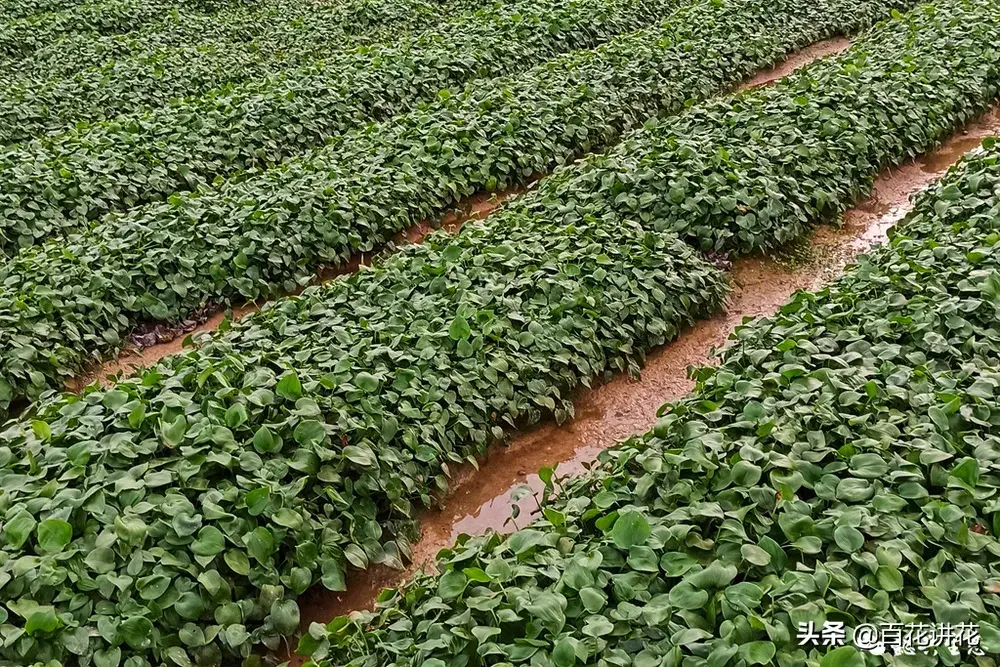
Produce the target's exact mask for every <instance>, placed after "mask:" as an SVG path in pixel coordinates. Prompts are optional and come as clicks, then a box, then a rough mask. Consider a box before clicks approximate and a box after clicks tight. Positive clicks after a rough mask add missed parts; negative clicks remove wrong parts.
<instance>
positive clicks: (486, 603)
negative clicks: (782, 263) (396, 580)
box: [303, 148, 1000, 667]
mask: <svg viewBox="0 0 1000 667" xmlns="http://www.w3.org/2000/svg"><path fill="white" fill-rule="evenodd" d="M998 211H1000V150H997V149H996V148H991V150H990V151H988V152H987V153H985V154H980V155H977V156H975V157H973V158H971V159H968V160H966V161H965V163H964V164H963V165H962V167H961V168H960V169H959V170H958V171H957V172H956V171H953V172H951V173H949V175H948V176H947V177H946V178H945V179H944V180H943V181H942V182H941V183H940V184H939V185H938V186H937V187H936V188H935V189H933V190H932V191H931V192H930V193H928V194H925V195H923V196H922V198H921V200H920V202H919V204H918V206H917V212H916V213H915V214H912V215H911V216H909V217H908V218H907V219H906V220H904V221H903V223H902V224H901V225H900V226H899V227H897V228H896V229H895V230H894V233H892V241H891V243H890V244H889V245H888V247H885V248H882V249H879V250H877V251H876V252H874V254H873V256H871V257H870V258H867V259H863V260H862V261H861V262H860V263H859V264H858V265H856V266H854V267H851V268H849V269H848V271H847V273H846V275H845V276H843V277H842V278H841V279H839V280H837V281H836V282H835V283H834V284H833V285H832V286H830V287H829V288H827V289H825V290H823V291H821V292H818V293H800V294H797V295H796V296H795V297H793V299H792V300H791V301H790V302H789V303H788V304H787V305H785V306H784V307H782V308H781V309H780V312H779V314H777V315H775V316H774V317H771V318H768V319H765V320H762V321H758V322H756V323H753V324H751V325H747V326H743V327H740V328H738V329H737V331H736V334H735V336H734V338H735V339H736V343H735V346H734V347H733V348H732V349H731V350H729V351H728V352H727V353H726V354H725V355H724V357H723V359H722V363H721V364H720V366H719V367H718V368H706V369H702V370H700V371H698V372H697V373H696V377H697V380H698V383H697V386H696V388H695V390H694V392H693V394H692V395H691V396H689V397H688V398H686V399H684V400H681V401H678V402H675V403H671V404H667V405H665V406H663V407H662V408H661V409H660V411H659V414H660V419H659V421H658V422H657V424H656V426H655V428H654V429H653V430H652V431H650V432H648V433H646V434H645V435H643V436H640V437H636V438H632V439H630V440H628V441H626V442H624V443H622V444H620V445H618V446H616V447H614V448H612V449H611V450H608V451H606V452H604V453H603V454H602V455H601V463H600V464H599V466H598V467H597V468H596V470H595V471H592V473H591V474H590V475H589V476H586V477H583V478H576V479H572V480H568V481H567V482H566V483H565V484H564V485H562V487H561V488H560V489H559V490H558V493H557V498H556V499H555V500H554V501H553V502H550V503H548V504H546V506H545V507H544V519H543V520H540V521H537V522H536V523H534V524H533V525H531V526H529V527H527V528H526V529H525V530H522V531H519V532H517V533H515V534H513V535H511V536H510V537H509V538H503V537H501V536H498V535H487V536H485V537H478V538H473V539H470V540H468V541H463V540H461V539H460V541H459V543H458V544H457V545H456V546H455V547H454V548H452V549H450V550H448V551H446V552H444V553H443V554H442V557H441V559H440V560H439V566H440V569H441V572H440V575H439V576H434V577H430V576H424V577H421V578H418V579H417V580H416V581H415V582H413V583H412V585H410V586H408V587H407V588H406V589H404V591H403V592H402V593H400V594H398V595H396V596H395V597H394V599H388V598H386V599H384V600H383V602H382V605H381V606H382V609H381V610H380V611H378V612H377V613H375V614H364V615H362V616H360V617H355V618H353V619H351V620H349V619H347V618H346V617H345V618H340V619H336V620H335V621H333V622H332V623H331V624H330V625H329V627H328V628H325V629H324V628H321V627H320V626H318V625H317V626H314V627H313V628H312V629H311V630H310V634H309V636H308V637H307V638H306V639H305V640H304V641H303V648H304V649H305V651H306V652H311V653H313V654H314V655H315V657H316V661H315V662H311V663H307V665H310V666H311V667H317V665H318V666H320V667H326V666H328V665H333V664H336V665H341V666H345V667H353V666H354V665H362V664H377V665H385V666H389V665H412V664H423V665H425V666H427V667H432V666H438V667H440V666H441V665H447V664H455V661H457V660H458V659H459V658H460V656H464V655H477V656H482V657H483V658H484V659H485V658H486V657H487V656H489V659H490V660H497V661H498V662H502V661H504V660H506V661H507V662H512V663H523V662H527V661H528V660H529V659H530V660H531V664H554V665H572V664H620V663H619V661H618V659H619V658H621V657H623V656H630V657H632V658H633V659H634V662H633V663H632V664H666V665H680V664H684V665H686V666H691V667H699V666H708V665H726V664H745V665H753V664H768V665H783V666H789V665H800V666H805V665H822V666H823V667H827V666H833V665H838V666H846V665H850V666H859V667H860V666H863V665H865V664H872V663H870V662H867V661H866V660H865V659H864V657H862V656H861V655H860V654H859V653H857V652H856V651H855V649H854V648H853V647H845V648H839V649H836V648H834V647H821V646H815V645H802V644H800V643H799V642H798V641H796V639H795V635H796V632H797V629H798V628H799V626H800V624H808V623H810V622H811V623H814V624H815V626H816V627H817V628H820V627H822V625H823V623H824V622H826V621H839V622H843V623H845V625H846V627H847V630H848V638H850V632H851V631H852V630H853V629H854V628H855V627H857V626H858V625H859V624H861V623H874V624H884V623H918V622H925V623H930V622H937V623H953V624H956V623H968V622H976V623H979V627H980V633H981V640H982V645H981V646H980V647H979V648H980V650H982V651H984V653H985V656H992V657H993V658H995V656H996V655H998V654H1000V615H998V611H1000V596H998V595H997V592H998V590H1000V566H998V563H1000V541H998V535H1000V503H998V502H997V494H998V490H1000V463H998V462H1000V438H998V436H997V431H996V427H997V424H998V423H1000V404H998V400H997V397H998V393H1000V392H998V389H1000V366H998V359H1000V332H998V331H997V321H998V317H1000V216H998V215H997V212H998ZM361 632H364V636H363V638H362V636H361V634H360V633H361ZM935 658H936V659H938V660H940V662H937V660H935ZM640 661H641V662H640ZM934 663H936V664H966V665H970V664H978V665H993V664H995V663H994V662H993V660H992V658H990V657H981V658H974V657H972V656H969V655H966V657H965V658H964V659H961V660H959V659H957V658H948V657H947V656H945V655H944V654H943V653H942V652H938V653H937V654H936V655H933V656H932V657H931V660H930V661H928V662H926V664H934ZM878 664H882V663H878ZM887 664H894V663H892V662H888V663H887ZM921 664H924V663H921Z"/></svg>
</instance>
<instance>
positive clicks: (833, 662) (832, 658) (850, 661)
mask: <svg viewBox="0 0 1000 667" xmlns="http://www.w3.org/2000/svg"><path fill="white" fill-rule="evenodd" d="M864 665H865V659H864V657H863V656H862V655H861V654H860V653H858V650H857V649H856V648H854V647H853V646H841V647H840V648H835V649H833V650H832V651H830V652H828V653H827V654H826V655H824V656H823V658H822V660H820V662H819V666H820V667H864Z"/></svg>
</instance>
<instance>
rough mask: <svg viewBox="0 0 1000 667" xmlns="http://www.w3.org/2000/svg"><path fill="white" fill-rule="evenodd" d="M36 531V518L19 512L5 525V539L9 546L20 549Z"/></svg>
mask: <svg viewBox="0 0 1000 667" xmlns="http://www.w3.org/2000/svg"><path fill="white" fill-rule="evenodd" d="M34 529H35V517H33V516H31V515H30V514H29V513H27V512H25V511H23V510H22V511H21V512H19V513H18V514H17V515H15V516H14V518H13V519H11V520H9V521H8V522H7V523H5V524H4V527H3V538H4V541H5V542H6V543H7V545H8V546H10V547H12V548H14V549H20V548H21V547H22V546H24V543H25V542H26V541H27V540H28V537H29V536H30V535H31V531H33V530H34Z"/></svg>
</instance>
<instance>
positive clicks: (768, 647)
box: [740, 642, 775, 665]
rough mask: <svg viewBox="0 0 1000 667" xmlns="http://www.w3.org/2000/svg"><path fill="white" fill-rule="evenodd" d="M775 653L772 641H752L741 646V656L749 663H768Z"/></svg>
mask: <svg viewBox="0 0 1000 667" xmlns="http://www.w3.org/2000/svg"><path fill="white" fill-rule="evenodd" d="M774 653H775V647H774V644H773V643H771V642H750V643H748V644H743V645H741V646H740V658H742V659H743V660H744V661H746V664H748V665H766V664H768V663H770V662H771V659H772V658H774Z"/></svg>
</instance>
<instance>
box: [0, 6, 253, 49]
mask: <svg viewBox="0 0 1000 667" xmlns="http://www.w3.org/2000/svg"><path fill="white" fill-rule="evenodd" d="M227 1H228V0H88V1H87V2H83V3H81V4H78V5H75V6H71V7H68V8H66V9H62V10H59V11H53V12H43V13H41V14H35V15H31V16H26V17H24V18H18V19H13V20H10V21H7V22H5V23H3V24H0V53H5V54H7V55H15V54H21V53H26V52H31V51H33V50H35V49H37V48H38V47H39V46H42V45H44V44H47V43H49V42H51V41H53V40H54V39H56V38H57V37H59V36H60V35H63V34H66V33H74V32H75V33H81V32H82V33H94V34H98V35H100V34H108V33H121V32H128V31H129V30H134V29H136V28H138V27H140V26H142V25H144V24H146V23H151V22H154V21H156V20H158V19H159V18H160V17H161V16H163V14H165V13H168V12H170V11H178V10H186V11H214V10H215V9H218V8H219V7H220V6H223V5H224V4H225V3H226V2H227ZM232 1H234V2H244V1H245V0H232Z"/></svg>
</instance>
